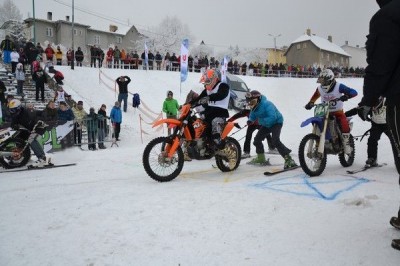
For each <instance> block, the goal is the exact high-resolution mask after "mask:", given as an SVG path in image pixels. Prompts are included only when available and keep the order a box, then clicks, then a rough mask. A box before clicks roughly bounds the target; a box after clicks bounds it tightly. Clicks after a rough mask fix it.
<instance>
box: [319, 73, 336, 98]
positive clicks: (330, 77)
mask: <svg viewBox="0 0 400 266" xmlns="http://www.w3.org/2000/svg"><path fill="white" fill-rule="evenodd" d="M317 83H320V84H321V88H322V89H323V90H324V91H325V92H329V91H330V89H331V88H332V87H333V86H334V85H335V74H333V71H332V70H330V69H328V68H327V69H324V70H322V71H321V73H320V74H319V76H318V80H317Z"/></svg>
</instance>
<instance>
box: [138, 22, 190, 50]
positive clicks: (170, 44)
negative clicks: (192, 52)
mask: <svg viewBox="0 0 400 266" xmlns="http://www.w3.org/2000/svg"><path fill="white" fill-rule="evenodd" d="M148 36H149V39H148V42H147V44H148V47H149V49H151V50H153V51H159V52H160V53H162V54H165V53H166V52H170V53H177V54H178V53H180V49H181V43H182V40H183V39H186V38H187V39H189V43H190V44H192V43H193V42H194V38H193V36H192V35H191V33H190V30H189V27H188V26H187V25H185V24H183V23H182V22H181V21H180V20H179V19H178V18H177V17H176V16H174V17H169V16H167V17H166V18H164V19H163V20H162V21H161V23H160V25H159V26H158V27H156V28H155V29H154V30H153V31H151V32H149V34H148ZM142 46H143V45H142Z"/></svg>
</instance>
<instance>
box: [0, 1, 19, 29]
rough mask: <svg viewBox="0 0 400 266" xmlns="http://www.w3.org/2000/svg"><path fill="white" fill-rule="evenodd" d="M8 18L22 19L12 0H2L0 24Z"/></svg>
mask: <svg viewBox="0 0 400 266" xmlns="http://www.w3.org/2000/svg"><path fill="white" fill-rule="evenodd" d="M9 20H16V21H21V20H22V14H21V12H20V11H19V9H18V7H17V6H16V5H15V4H14V2H13V1H12V0H4V3H3V5H1V6H0V26H1V25H3V23H4V22H6V21H9Z"/></svg>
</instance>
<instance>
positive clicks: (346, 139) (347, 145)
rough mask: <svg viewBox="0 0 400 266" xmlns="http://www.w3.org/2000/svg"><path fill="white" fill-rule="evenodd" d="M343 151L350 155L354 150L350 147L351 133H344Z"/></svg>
mask: <svg viewBox="0 0 400 266" xmlns="http://www.w3.org/2000/svg"><path fill="white" fill-rule="evenodd" d="M342 137H343V149H344V153H345V154H350V153H351V152H352V151H353V149H352V148H351V146H350V133H342Z"/></svg>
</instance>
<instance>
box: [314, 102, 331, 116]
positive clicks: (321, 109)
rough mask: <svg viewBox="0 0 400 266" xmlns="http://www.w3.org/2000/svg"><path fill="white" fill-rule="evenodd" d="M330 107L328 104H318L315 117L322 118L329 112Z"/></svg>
mask: <svg viewBox="0 0 400 266" xmlns="http://www.w3.org/2000/svg"><path fill="white" fill-rule="evenodd" d="M328 110H329V106H328V105H327V104H324V103H321V104H317V105H316V106H315V108H314V116H317V117H320V116H325V115H326V112H328Z"/></svg>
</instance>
